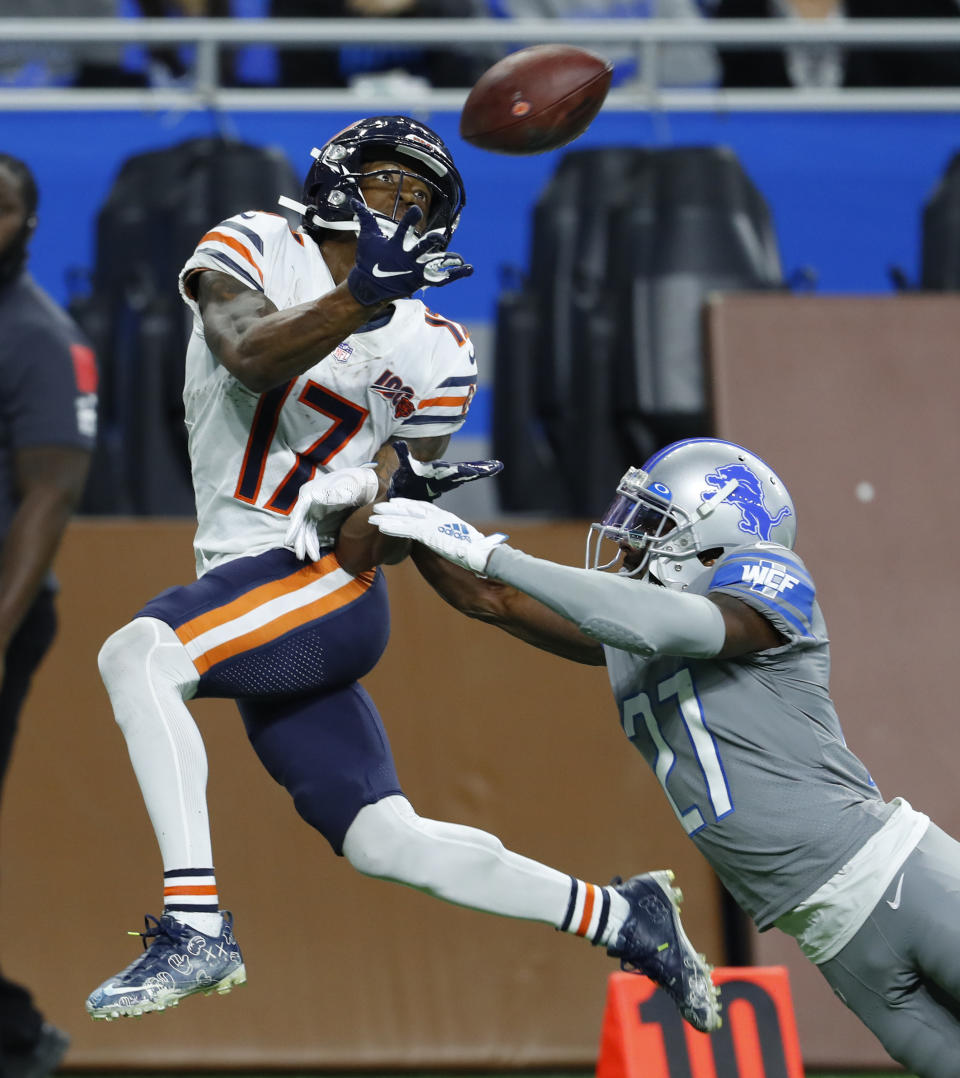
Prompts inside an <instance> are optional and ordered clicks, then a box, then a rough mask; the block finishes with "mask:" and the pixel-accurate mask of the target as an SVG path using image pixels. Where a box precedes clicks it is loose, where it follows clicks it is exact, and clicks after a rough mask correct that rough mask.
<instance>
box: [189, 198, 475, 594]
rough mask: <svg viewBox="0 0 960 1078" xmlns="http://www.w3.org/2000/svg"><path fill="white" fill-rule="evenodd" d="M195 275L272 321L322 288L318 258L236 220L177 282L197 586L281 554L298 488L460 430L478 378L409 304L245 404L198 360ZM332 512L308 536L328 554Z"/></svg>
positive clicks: (447, 331) (304, 245)
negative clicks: (203, 578) (409, 442)
mask: <svg viewBox="0 0 960 1078" xmlns="http://www.w3.org/2000/svg"><path fill="white" fill-rule="evenodd" d="M198 269H214V270H219V271H220V272H222V273H229V274H230V275H231V276H233V277H236V278H237V279H238V280H239V281H241V282H242V283H243V284H245V285H246V286H247V287H249V288H253V289H256V290H257V291H258V292H263V293H264V294H265V295H266V296H267V298H268V299H270V300H271V301H272V302H273V303H274V304H275V305H276V306H277V308H278V309H279V310H284V309H285V308H288V307H294V306H297V305H298V304H301V303H306V302H309V301H310V300H314V299H318V298H319V297H320V296H322V295H324V294H325V293H327V292H329V291H331V290H332V289H333V288H334V282H333V278H332V277H331V276H330V272H329V270H328V269H327V266H326V263H325V262H324V261H323V256H322V255H321V253H320V248H319V247H318V246H317V244H316V243H314V241H313V240H311V239H310V238H309V237H308V236H305V235H303V234H302V233H301V232H299V231H297V232H293V231H291V230H290V227H289V226H288V224H287V222H286V220H285V218H283V217H280V216H279V215H277V214H272V213H260V212H257V213H241V214H238V215H237V216H235V217H231V218H229V219H228V220H226V221H223V222H222V223H221V224H219V225H217V226H216V227H215V228H214V229H212V230H211V231H210V232H208V233H207V234H206V235H205V236H203V238H202V239H201V240H200V243H199V244H198V245H197V249H196V251H195V252H194V253H193V255H192V256H191V258H190V259H189V260H188V262H187V264H186V265H185V266H184V268H183V270H182V271H181V273H180V292H181V295H182V296H183V298H184V300H185V302H186V303H187V304H188V306H189V307H190V308H191V309H192V311H193V316H194V317H193V333H192V335H191V337H190V342H189V344H188V346H187V358H186V377H185V382H184V391H183V401H184V407H185V412H186V424H187V430H188V433H189V449H190V461H191V467H192V471H193V486H194V493H195V496H196V506H197V523H198V527H197V532H196V536H195V539H194V550H195V553H196V558H197V573H198V575H202V574H203V573H204V572H205V571H206V570H207V569H211V568H213V567H214V566H215V565H219V564H221V563H223V562H225V561H229V560H230V559H232V558H236V557H240V556H247V555H254V554H261V553H263V552H264V551H266V550H270V549H272V548H273V547H278V546H282V545H283V539H284V535H285V533H286V530H287V524H288V516H289V513H290V510H291V509H292V508H293V506H294V504H295V503H296V500H297V493H298V491H299V489H300V487H301V485H302V484H303V483H304V482H306V481H307V480H308V479H310V478H311V477H312V476H313V475H314V474H315V473H316V472H317V471H333V470H334V469H336V468H346V467H353V466H356V465H359V464H363V463H364V462H365V461H369V460H372V459H373V457H374V454H375V453H376V452H377V450H379V449H380V447H381V446H382V445H383V444H384V443H385V442H387V441H388V440H389V439H390V438H392V437H400V438H404V439H414V438H432V437H437V436H440V435H445V434H452V433H454V432H455V431H456V430H458V429H459V428H460V427H461V426H462V425H463V422H464V420H465V419H466V415H467V409H468V408H469V406H470V401H471V399H472V397H473V394H474V391H475V389H476V384H477V366H476V360H475V359H474V354H473V345H472V344H471V342H470V340H469V337H468V335H467V332H466V330H465V329H464V328H463V326H461V325H459V324H458V323H456V322H451V321H449V320H448V319H445V318H442V317H441V316H440V315H437V314H434V313H433V312H432V311H430V310H428V309H427V308H426V307H425V306H424V305H423V303H421V302H420V301H419V300H411V299H405V300H398V301H397V302H396V303H395V304H394V306H393V313H392V316H391V317H389V318H388V319H387V316H384V317H383V318H382V319H381V320H378V321H377V322H375V323H371V326H372V327H373V328H365V329H363V330H362V331H358V332H356V333H354V334H352V335H351V336H349V337H348V338H347V339H346V340H345V341H343V342H342V343H341V344H339V345H338V346H337V347H336V348H335V349H334V350H333V352H331V353H330V354H329V355H325V356H317V362H316V364H315V365H314V366H313V367H311V368H310V369H309V370H307V371H305V372H304V373H303V374H301V375H300V376H299V377H298V378H295V379H293V380H292V381H290V382H288V383H287V384H285V385H282V386H277V387H276V388H274V389H271V390H268V391H267V392H266V393H260V394H257V393H254V392H252V391H251V390H249V389H247V388H246V387H245V386H243V385H242V384H241V383H240V382H239V381H237V379H236V378H234V377H233V375H231V374H230V372H229V371H228V370H227V369H226V368H225V367H222V366H221V365H220V364H219V363H218V362H217V360H216V358H215V357H214V355H213V353H212V352H211V351H210V349H209V348H207V345H206V342H205V340H204V335H203V324H202V321H201V318H200V311H199V308H198V305H197V303H196V300H195V299H194V298H193V297H192V296H191V295H190V293H189V292H188V291H187V288H186V287H185V285H186V282H187V279H188V278H189V276H190V275H191V273H193V272H194V271H196V270H198ZM347 512H349V511H344V510H337V511H333V512H331V513H330V516H329V519H328V520H325V521H324V522H323V525H322V527H321V528H320V531H321V534H322V536H323V537H324V538H325V541H327V542H331V543H332V542H333V540H334V537H335V535H336V530H337V527H338V526H339V524H340V523H341V522H342V520H343V519H344V517H345V516H346V515H347Z"/></svg>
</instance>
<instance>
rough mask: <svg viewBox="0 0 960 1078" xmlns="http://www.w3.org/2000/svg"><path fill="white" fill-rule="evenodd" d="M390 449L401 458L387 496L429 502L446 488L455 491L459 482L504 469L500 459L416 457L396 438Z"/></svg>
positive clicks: (405, 444) (480, 477)
mask: <svg viewBox="0 0 960 1078" xmlns="http://www.w3.org/2000/svg"><path fill="white" fill-rule="evenodd" d="M393 448H394V449H395V450H396V453H397V457H398V458H399V460H400V467H399V468H397V470H396V471H395V472H394V473H393V476H392V477H391V479H390V487H389V489H388V490H387V497H388V498H413V499H415V500H416V501H422V502H432V501H435V500H436V499H437V498H439V497H440V495H441V494H446V492H447V491H448V490H456V488H457V487H459V486H460V484H461V483H470V482H472V481H473V480H474V479H487V478H489V477H490V476H491V475H496V474H497V473H498V472H502V471H503V462H502V461H499V460H458V461H453V462H451V463H448V462H447V461H445V460H417V458H416V457H414V456H413V455H412V454H411V452H410V449H409V447H408V446H407V443H406V442H401V441H396V442H394V443H393Z"/></svg>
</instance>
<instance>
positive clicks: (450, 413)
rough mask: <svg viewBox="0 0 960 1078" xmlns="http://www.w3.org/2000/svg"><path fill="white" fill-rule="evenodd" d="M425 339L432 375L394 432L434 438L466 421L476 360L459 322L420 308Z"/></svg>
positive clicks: (468, 337)
mask: <svg viewBox="0 0 960 1078" xmlns="http://www.w3.org/2000/svg"><path fill="white" fill-rule="evenodd" d="M423 318H424V322H425V323H426V334H425V337H424V339H425V340H426V341H428V342H430V344H431V345H432V379H431V382H432V384H430V385H429V386H428V387H427V388H426V389H425V390H424V391H423V392H422V393H421V396H420V399H419V400H418V401H417V403H416V407H415V408H414V409H413V410H412V412H411V414H410V415H409V416H407V417H404V419H403V422H402V423H401V425H400V429H399V430H398V431H397V432H396V436H397V437H400V438H436V437H439V436H442V435H445V434H455V433H456V432H457V431H458V430H459V429H460V428H461V427H462V426H463V424H464V423H465V422H466V419H467V411H468V410H469V408H470V402H471V401H472V400H473V395H474V393H475V392H476V389H477V360H476V357H475V355H474V351H473V342H472V341H471V340H470V335H469V334H468V333H467V331H466V329H464V327H463V326H462V325H460V323H459V322H452V321H450V319H449V318H444V317H443V316H442V315H439V314H435V313H434V312H433V311H430V310H427V309H426V308H423Z"/></svg>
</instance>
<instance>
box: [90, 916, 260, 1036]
mask: <svg viewBox="0 0 960 1078" xmlns="http://www.w3.org/2000/svg"><path fill="white" fill-rule="evenodd" d="M143 923H144V931H143V932H140V933H136V932H134V933H131V935H140V936H142V937H143V945H144V947H145V948H146V949H145V950H144V952H143V954H142V955H140V957H139V958H137V959H135V960H134V961H133V962H131V963H130V965H129V966H127V968H126V969H125V970H121V972H120V973H118V974H116V976H114V977H111V978H110V979H109V980H106V981H104V982H103V984H102V985H100V987H99V988H96V989H94V991H93V992H91V993H90V996H89V997H88V999H87V1013H88V1014H89V1015H90V1017H91V1018H105V1019H106V1020H107V1021H110V1020H111V1019H113V1018H125V1017H139V1016H140V1015H141V1014H146V1013H147V1012H148V1011H163V1010H166V1008H167V1007H176V1005H177V1004H178V1003H179V1002H180V1000H181V999H185V998H186V997H187V996H192V995H194V994H195V993H197V992H202V993H203V994H204V995H209V994H210V993H211V992H219V993H221V994H222V993H224V992H229V991H230V989H231V988H233V987H234V986H235V985H238V984H243V983H244V982H245V981H246V979H247V972H246V970H245V969H244V965H243V956H242V955H241V954H240V948H239V947H238V946H237V941H236V940H235V939H234V938H233V914H231V913H230V912H228V911H227V910H224V911H223V928H222V929H221V931H220V935H219V936H205V935H204V934H203V933H202V932H198V931H197V930H196V929H195V928H191V927H190V925H187V924H184V923H183V922H182V921H178V920H177V919H176V918H175V917H172V916H171V915H170V914H169V913H165V914H164V915H163V916H162V917H161V918H160V919H159V920H157V918H156V917H152V916H150V914H147V915H146V916H145V917H144V919H143ZM148 940H151V941H152V942H151V943H149V944H148V943H147V941H148Z"/></svg>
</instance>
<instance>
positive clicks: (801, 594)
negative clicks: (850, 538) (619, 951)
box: [604, 543, 892, 929]
mask: <svg viewBox="0 0 960 1078" xmlns="http://www.w3.org/2000/svg"><path fill="white" fill-rule="evenodd" d="M703 580H704V582H703V586H702V587H701V588H700V589H699V590H700V591H701V593H702V594H708V593H710V592H724V593H726V594H728V595H733V596H735V597H736V598H738V599H741V600H742V601H743V602H745V603H747V604H749V605H750V606H752V607H753V608H754V609H756V610H758V611H759V612H760V613H762V614H763V615H764V616H765V617H767V618H768V619H769V620H770V621H771V622H772V623H773V625H774V626H775V627H776V628H777V629H778V630H779V631H780V632H781V633H782V634H783V635H784V637H785V638H786V640H787V643H785V644H784V645H783V646H781V647H778V648H773V649H771V650H769V651H764V652H760V653H756V654H753V655H749V656H746V657H744V658H739V659H732V660H719V659H687V658H682V657H673V656H654V657H653V658H650V659H644V658H642V657H641V656H639V655H636V654H632V653H630V652H626V651H621V650H619V649H616V648H611V647H605V648H604V651H605V653H606V659H607V668H608V671H609V675H610V683H611V685H612V687H613V691H614V694H615V696H616V698H617V703H618V706H619V709H620V719H621V723H622V725H623V728H624V731H625V733H626V734H627V736H628V737H629V738H630V740H631V741H632V742H633V744H634V745H635V746H636V748H638V749H639V750H640V752H642V753H643V755H644V757H645V758H646V760H647V763H649V764H650V766H651V768H653V771H654V773H655V775H656V776H657V779H658V780H659V782H660V785H661V786H662V787H663V790H664V792H665V793H666V795H667V798H668V799H669V800H670V803H671V805H672V806H673V809H674V811H675V812H676V814H677V817H678V818H679V820H680V822H681V823H682V824H683V826H684V828H685V830H686V831H687V834H688V835H689V836H690V837H691V838H692V839H693V841H694V842H695V843H696V844H697V846H698V847H699V849H700V851H701V852H702V853H703V855H704V856H705V857H706V858H707V860H708V861H709V862H710V864H711V865H712V866H713V869H714V871H715V872H716V873H717V875H718V876H719V878H720V880H721V881H722V882H723V884H724V886H725V887H726V888H727V889H728V890H729V891H730V893H731V894H732V895H733V897H734V898H735V899H736V901H737V902H738V904H739V905H740V906H741V907H742V908H743V909H744V910H745V911H746V912H747V913H748V914H749V915H750V916H751V917H752V918H753V920H754V921H755V922H756V923H757V925H758V927H759V928H760V929H766V928H769V927H770V926H771V925H772V923H773V922H774V921H775V920H776V919H777V918H778V917H779V916H780V915H781V914H783V913H785V912H786V911H787V910H790V909H792V908H793V907H794V906H796V905H798V904H799V903H800V902H802V901H803V900H804V899H805V898H807V897H808V896H809V895H810V894H812V893H813V892H814V891H816V889H817V888H818V887H820V885H821V884H823V883H825V882H826V881H827V880H828V879H829V878H830V877H831V876H833V875H834V873H835V872H836V871H837V870H838V869H839V868H840V867H841V866H842V865H843V864H844V863H845V862H846V861H848V860H849V859H850V857H851V856H852V855H853V854H854V853H855V852H856V851H857V850H858V849H859V848H860V847H861V846H862V845H863V843H864V842H865V841H866V840H867V839H868V838H869V837H870V836H871V835H872V834H873V833H874V832H875V831H877V830H878V829H879V828H880V827H881V826H882V824H883V823H884V821H885V820H886V819H887V817H888V816H889V814H890V812H891V811H892V809H891V807H890V806H888V805H887V804H886V803H885V802H884V801H883V800H882V799H881V797H880V793H879V791H878V790H877V787H876V785H875V784H874V782H873V780H872V779H871V777H870V774H869V773H868V771H867V769H866V767H864V765H863V764H862V763H861V761H860V760H859V759H858V758H857V757H856V756H855V755H854V754H853V753H852V752H851V751H850V750H849V749H848V748H847V746H846V743H845V741H844V738H843V733H842V731H841V729H840V722H839V720H838V718H837V714H836V711H835V710H834V707H833V703H832V701H831V699H830V694H829V675H830V648H829V642H828V638H827V631H826V626H825V624H824V620H823V616H822V614H821V612H820V607H819V605H818V603H817V601H816V592H815V588H814V583H813V580H812V578H811V576H810V574H809V573H808V571H807V569H806V567H805V566H804V564H803V562H802V561H801V560H800V558H799V557H798V556H797V555H796V554H795V553H793V551H790V550H788V549H786V548H785V547H782V546H780V545H778V544H774V543H757V544H755V545H751V546H745V547H740V548H737V549H736V550H732V551H730V552H728V553H727V554H726V555H725V556H724V557H723V558H722V559H720V560H719V561H718V562H717V564H716V566H715V567H714V571H713V573H712V574H711V575H710V576H706V575H705V577H704V578H703ZM693 590H697V589H693Z"/></svg>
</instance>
